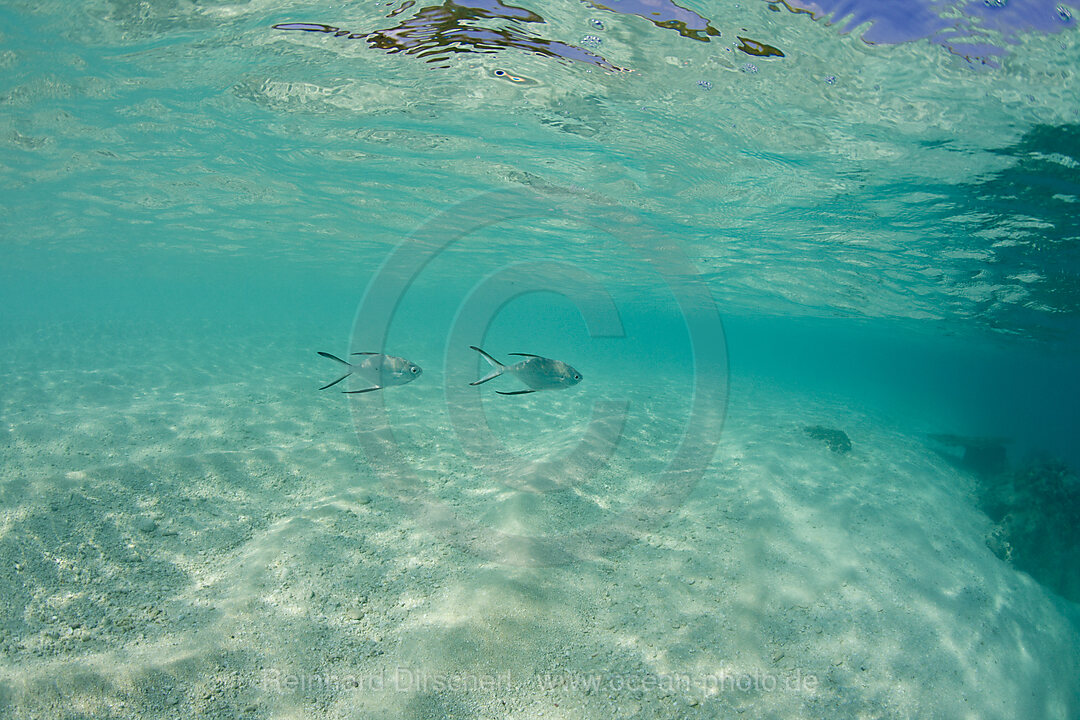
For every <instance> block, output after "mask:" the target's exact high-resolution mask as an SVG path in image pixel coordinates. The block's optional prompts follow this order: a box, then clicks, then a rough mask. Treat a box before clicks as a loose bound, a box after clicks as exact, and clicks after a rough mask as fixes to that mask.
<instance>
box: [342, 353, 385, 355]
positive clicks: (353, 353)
mask: <svg viewBox="0 0 1080 720" xmlns="http://www.w3.org/2000/svg"><path fill="white" fill-rule="evenodd" d="M349 354H350V355H382V353H372V352H359V353H349Z"/></svg>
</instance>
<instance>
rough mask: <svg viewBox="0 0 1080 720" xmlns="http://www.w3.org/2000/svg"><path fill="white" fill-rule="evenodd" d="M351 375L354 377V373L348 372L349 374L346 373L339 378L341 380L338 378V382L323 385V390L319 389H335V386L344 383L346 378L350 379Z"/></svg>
mask: <svg viewBox="0 0 1080 720" xmlns="http://www.w3.org/2000/svg"><path fill="white" fill-rule="evenodd" d="M350 375H352V373H351V372H347V373H345V374H344V375H342V376H341V377H339V378H338V379H337V380H335V381H334V382H332V383H330V384H328V385H323V386H322V387H321V388H319V389H320V390H325V389H326V388H328V387H334V386H335V385H337V384H338V383H339V382H341V381H342V380H344V379H345V378H347V377H349V376H350Z"/></svg>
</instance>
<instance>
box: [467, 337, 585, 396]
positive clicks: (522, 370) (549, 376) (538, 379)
mask: <svg viewBox="0 0 1080 720" xmlns="http://www.w3.org/2000/svg"><path fill="white" fill-rule="evenodd" d="M469 347H470V348H472V349H473V350H475V351H476V352H478V353H480V354H481V355H483V356H484V359H485V360H487V361H488V362H489V363H490V364H491V366H492V367H493V368H495V369H494V370H492V371H491V372H490V373H488V374H487V375H485V376H484V377H482V378H480V379H479V380H477V381H476V382H471V383H469V384H470V385H480V384H481V383H486V382H487V381H488V380H494V379H495V378H497V377H499V376H500V375H502V374H503V373H510V374H511V375H513V376H515V377H516V378H517V379H518V380H521V382H523V383H525V384H526V385H528V386H529V387H530V388H532V390H517V391H515V392H502V391H501V390H496V391H495V392H497V393H499V394H500V395H526V394H528V393H531V392H536V391H537V390H561V389H562V388H568V387H570V386H572V385H577V384H578V383H579V382H581V373H579V372H578V371H577V370H575V369H574V368H572V367H570V366H569V365H567V364H566V363H564V362H563V361H562V360H552V359H551V358H546V357H540V356H539V355H530V354H529V353H510V354H511V355H517V356H519V357H523V358H525V360H522V361H521V362H519V363H515V364H514V365H503V364H502V363H501V362H499V361H498V360H496V359H495V358H493V357H491V356H490V355H488V354H487V353H486V352H484V351H483V350H481V349H480V348H478V347H476V346H475V345H470V346H469Z"/></svg>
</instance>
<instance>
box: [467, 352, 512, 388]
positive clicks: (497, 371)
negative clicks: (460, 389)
mask: <svg viewBox="0 0 1080 720" xmlns="http://www.w3.org/2000/svg"><path fill="white" fill-rule="evenodd" d="M469 348H470V349H472V350H475V351H476V352H478V353H480V354H481V355H483V356H484V359H485V360H487V361H488V364H490V365H491V367H493V368H495V369H494V370H492V371H491V372H489V373H488V374H487V375H485V376H484V377H482V378H480V379H479V380H477V381H476V382H471V383H469V384H470V385H481V384H483V383H486V382H487V381H488V380H494V379H495V378H497V377H499V376H500V375H502V374H503V370H505V369H506V366H505V365H503V364H502V363H501V362H499V361H498V360H496V359H495V358H493V357H491V356H490V355H488V354H487V353H486V352H484V351H483V350H481V349H480V348H478V347H476V346H475V345H470V346H469Z"/></svg>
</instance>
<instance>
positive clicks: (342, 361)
mask: <svg viewBox="0 0 1080 720" xmlns="http://www.w3.org/2000/svg"><path fill="white" fill-rule="evenodd" d="M317 352H318V353H319V354H320V355H322V356H323V357H324V358H330V359H331V360H337V361H338V362H339V363H341V364H342V365H347V366H348V367H352V365H350V364H349V363H347V362H345V361H344V360H342V359H341V358H339V357H338V356H337V355H331V354H330V353H324V352H322V351H321V350H319V351H317ZM350 375H352V370H350V371H349V372H347V373H345V374H344V375H342V376H341V377H339V378H338V379H337V380H335V381H334V382H332V383H330V384H328V385H323V386H322V387H321V388H319V389H320V390H325V389H326V388H328V387H333V386H335V385H337V384H338V383H339V382H341V381H342V380H344V379H345V378H347V377H349V376H350Z"/></svg>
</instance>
